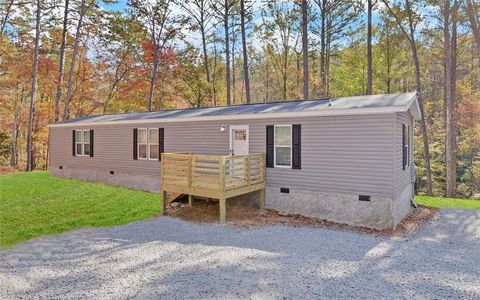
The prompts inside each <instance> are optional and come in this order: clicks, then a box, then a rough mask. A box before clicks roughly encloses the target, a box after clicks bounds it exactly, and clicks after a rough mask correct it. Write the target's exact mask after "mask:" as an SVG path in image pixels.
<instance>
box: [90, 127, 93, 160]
mask: <svg viewBox="0 0 480 300" xmlns="http://www.w3.org/2000/svg"><path fill="white" fill-rule="evenodd" d="M90 157H93V129H90Z"/></svg>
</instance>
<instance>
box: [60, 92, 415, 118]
mask: <svg viewBox="0 0 480 300" xmlns="http://www.w3.org/2000/svg"><path fill="white" fill-rule="evenodd" d="M414 97H415V93H403V94H384V95H369V96H354V97H340V98H332V99H320V100H304V101H284V102H270V103H256V104H243V105H232V106H222V107H205V108H187V109H172V110H162V111H155V112H133V113H124V114H112V115H100V116H87V117H80V118H76V119H71V120H66V121H62V122H59V123H57V124H67V123H84V122H88V123H91V122H99V123H102V122H115V121H133V120H156V119H165V118H169V119H170V118H188V117H212V116H232V117H234V116H237V115H243V114H270V113H295V112H300V111H302V112H303V111H322V110H323V111H326V110H342V109H349V110H351V109H361V108H382V107H384V108H387V107H402V106H405V107H407V106H409V105H410V104H411V103H412V100H413V98H414Z"/></svg>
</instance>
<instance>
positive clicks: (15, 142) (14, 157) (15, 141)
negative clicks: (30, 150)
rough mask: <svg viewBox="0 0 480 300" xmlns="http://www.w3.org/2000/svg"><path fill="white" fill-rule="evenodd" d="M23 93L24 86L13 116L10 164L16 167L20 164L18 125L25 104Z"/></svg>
mask: <svg viewBox="0 0 480 300" xmlns="http://www.w3.org/2000/svg"><path fill="white" fill-rule="evenodd" d="M23 93H24V88H23V87H22V91H21V93H20V99H19V101H18V103H16V105H15V114H14V116H13V125H12V156H11V158H10V166H12V167H16V166H17V164H18V126H19V120H18V119H19V118H20V112H21V110H22V105H23Z"/></svg>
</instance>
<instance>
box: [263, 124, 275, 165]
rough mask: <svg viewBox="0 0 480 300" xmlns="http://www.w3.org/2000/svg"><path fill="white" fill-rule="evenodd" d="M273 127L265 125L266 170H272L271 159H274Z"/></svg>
mask: <svg viewBox="0 0 480 300" xmlns="http://www.w3.org/2000/svg"><path fill="white" fill-rule="evenodd" d="M273 130H274V126H273V125H267V149H266V152H267V161H266V164H265V165H266V167H267V168H273V159H274V152H273V151H274V146H275V145H274V133H273Z"/></svg>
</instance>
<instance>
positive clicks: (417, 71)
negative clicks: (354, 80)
mask: <svg viewBox="0 0 480 300" xmlns="http://www.w3.org/2000/svg"><path fill="white" fill-rule="evenodd" d="M382 1H383V3H384V4H385V6H386V7H387V9H388V10H389V11H390V13H391V14H392V15H393V16H394V18H395V20H396V21H397V24H398V26H399V27H400V29H401V30H402V32H403V33H404V35H405V38H407V40H408V41H409V43H410V46H411V48H412V57H413V62H414V65H415V86H416V89H417V101H418V105H419V107H420V117H421V120H420V131H421V133H422V137H423V158H424V160H425V174H426V177H427V194H428V195H433V188H432V173H431V169H430V151H429V145H428V133H427V124H426V121H425V110H424V106H423V95H422V80H421V75H420V62H419V59H418V52H417V43H416V39H415V27H414V16H413V11H412V8H411V5H410V0H405V10H406V13H407V24H408V30H409V31H408V32H407V30H406V29H405V28H404V26H403V23H402V20H401V19H400V17H399V16H398V14H397V13H395V12H394V11H393V9H392V8H391V7H390V5H389V4H388V1H387V0H382Z"/></svg>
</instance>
